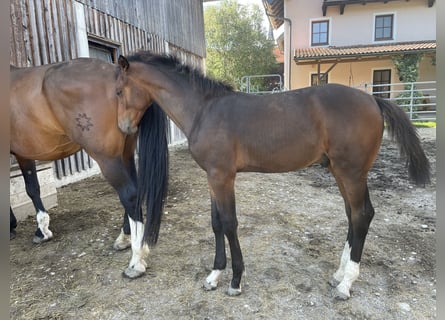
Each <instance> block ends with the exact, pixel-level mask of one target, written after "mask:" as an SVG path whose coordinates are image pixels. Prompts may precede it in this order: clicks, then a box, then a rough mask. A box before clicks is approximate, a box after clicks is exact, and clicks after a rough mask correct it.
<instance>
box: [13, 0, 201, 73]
mask: <svg viewBox="0 0 445 320" xmlns="http://www.w3.org/2000/svg"><path fill="white" fill-rule="evenodd" d="M10 1H11V2H10V4H11V15H10V19H11V21H10V62H11V63H12V64H14V65H17V66H36V65H42V64H48V63H52V62H59V61H66V60H70V59H74V58H76V57H78V52H79V50H78V49H79V48H78V46H79V44H78V43H77V38H76V32H77V31H76V30H78V27H79V26H77V25H76V23H77V22H76V19H75V14H76V13H75V3H76V2H77V3H82V4H83V5H84V13H85V24H86V29H87V32H88V35H89V36H96V37H100V38H103V39H105V40H110V41H113V42H115V43H118V44H120V46H121V52H122V53H123V54H128V53H130V52H133V51H136V50H138V49H145V50H146V49H150V50H153V51H155V52H160V53H161V52H165V50H166V49H167V47H170V46H171V47H172V48H174V51H177V52H178V51H181V52H184V56H185V57H187V59H192V60H196V59H198V60H199V61H202V59H203V57H204V56H205V43H204V23H203V10H202V2H201V1H200V0H175V1H171V0H126V1H116V0H113V1H112V0H10ZM189 55H190V56H192V57H193V58H189V57H188V56H189ZM201 64H202V62H201V63H198V66H200V65H201Z"/></svg>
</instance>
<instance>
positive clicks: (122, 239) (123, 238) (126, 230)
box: [113, 155, 137, 250]
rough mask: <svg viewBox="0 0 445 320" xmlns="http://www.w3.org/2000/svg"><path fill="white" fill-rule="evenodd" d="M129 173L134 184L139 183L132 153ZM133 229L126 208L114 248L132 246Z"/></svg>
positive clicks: (128, 167)
mask: <svg viewBox="0 0 445 320" xmlns="http://www.w3.org/2000/svg"><path fill="white" fill-rule="evenodd" d="M127 170H128V174H129V176H130V178H131V180H132V181H133V183H134V185H136V184H137V172H136V165H135V161H134V156H133V155H132V156H131V157H130V158H129V159H128V165H127ZM130 233H131V230H130V222H129V220H128V212H127V210H124V221H123V224H122V228H121V232H120V234H119V236H118V237H117V238H116V240H115V241H114V244H113V248H114V249H115V250H125V249H127V248H129V247H130V246H131V236H130Z"/></svg>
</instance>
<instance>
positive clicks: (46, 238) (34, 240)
mask: <svg viewBox="0 0 445 320" xmlns="http://www.w3.org/2000/svg"><path fill="white" fill-rule="evenodd" d="M52 238H53V233H52V232H51V234H50V235H49V236H46V237H43V238H40V237H38V236H34V238H33V239H32V243H35V244H40V243H44V242H47V241H49V240H51V239H52Z"/></svg>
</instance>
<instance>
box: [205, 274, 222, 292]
mask: <svg viewBox="0 0 445 320" xmlns="http://www.w3.org/2000/svg"><path fill="white" fill-rule="evenodd" d="M222 272H223V270H212V272H210V274H209V275H208V276H207V278H206V281H205V283H204V288H205V289H206V290H214V289H216V287H217V286H218V281H219V279H220V278H221V275H222Z"/></svg>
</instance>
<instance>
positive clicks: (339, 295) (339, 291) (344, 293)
mask: <svg viewBox="0 0 445 320" xmlns="http://www.w3.org/2000/svg"><path fill="white" fill-rule="evenodd" d="M350 297H351V294H350V293H349V289H347V288H343V287H342V286H341V285H338V286H337V287H336V288H335V292H334V298H335V299H336V300H342V301H345V300H348V299H349V298H350Z"/></svg>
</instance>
